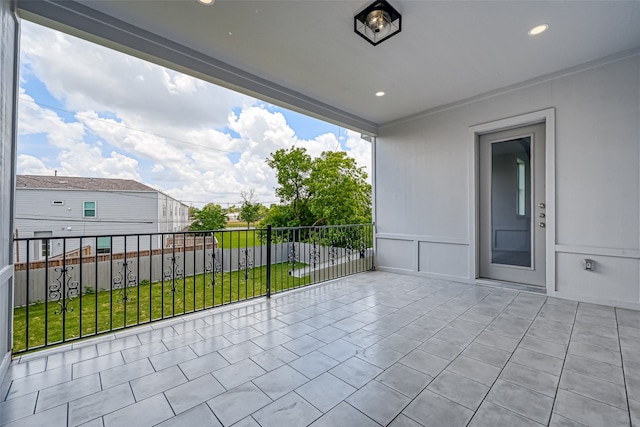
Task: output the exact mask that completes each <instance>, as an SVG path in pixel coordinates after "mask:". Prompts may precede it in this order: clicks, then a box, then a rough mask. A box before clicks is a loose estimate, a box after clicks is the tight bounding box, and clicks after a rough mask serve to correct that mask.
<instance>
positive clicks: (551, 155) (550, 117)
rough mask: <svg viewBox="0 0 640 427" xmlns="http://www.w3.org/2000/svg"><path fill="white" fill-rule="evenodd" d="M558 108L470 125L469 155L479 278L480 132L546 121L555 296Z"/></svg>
mask: <svg viewBox="0 0 640 427" xmlns="http://www.w3.org/2000/svg"><path fill="white" fill-rule="evenodd" d="M555 115H556V110H555V108H547V109H545V110H540V111H534V112H531V113H526V114H521V115H518V116H513V117H508V118H505V119H500V120H495V121H491V122H486V123H481V124H477V125H474V126H470V127H469V131H470V134H471V136H470V143H471V147H470V148H471V153H472V155H471V156H469V171H470V173H469V207H470V208H469V247H470V249H471V254H470V256H469V266H468V269H469V270H468V271H469V276H470V277H469V279H470V280H471V281H474V280H477V279H479V273H480V272H479V270H480V247H479V244H480V234H479V233H480V136H481V135H484V134H487V133H493V132H498V131H502V130H508V129H513V128H518V127H522V126H528V125H533V124H538V123H544V124H545V138H546V141H545V150H546V151H545V180H546V182H545V185H546V188H545V203H546V209H545V211H546V218H545V219H546V230H547V235H546V245H545V260H546V271H545V283H546V289H547V295H549V296H554V295H555V289H556V283H555V282H556V280H555V278H556V262H555V260H556V256H555V246H556V203H555V201H556V170H555V164H556V150H555V147H556V139H555V134H556V123H555Z"/></svg>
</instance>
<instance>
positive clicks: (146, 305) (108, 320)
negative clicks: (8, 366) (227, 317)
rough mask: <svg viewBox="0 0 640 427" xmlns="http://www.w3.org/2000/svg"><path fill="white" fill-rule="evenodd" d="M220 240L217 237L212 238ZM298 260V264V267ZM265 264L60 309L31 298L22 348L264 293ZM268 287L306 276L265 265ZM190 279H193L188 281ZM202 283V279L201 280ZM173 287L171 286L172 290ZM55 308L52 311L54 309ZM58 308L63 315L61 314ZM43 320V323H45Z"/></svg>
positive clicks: (17, 340)
mask: <svg viewBox="0 0 640 427" xmlns="http://www.w3.org/2000/svg"><path fill="white" fill-rule="evenodd" d="M218 239H219V240H220V238H218ZM303 265H304V264H299V265H298V266H297V267H298V268H300V267H302V266H303ZM266 273H267V269H266V267H264V266H263V267H256V268H253V269H250V270H248V274H247V277H245V273H244V272H232V273H225V274H224V275H221V274H218V275H217V276H216V283H215V285H212V276H211V274H208V275H206V276H205V275H202V274H200V275H196V276H195V278H194V277H193V276H191V277H187V278H186V279H176V280H174V281H171V280H169V281H164V282H155V283H152V284H148V283H146V284H141V285H140V286H139V287H131V288H128V292H127V299H126V301H123V298H122V297H123V292H122V291H121V290H113V291H110V290H106V291H100V292H98V293H93V294H85V295H82V296H78V297H76V298H75V299H74V300H72V301H71V302H70V303H69V305H68V310H67V311H66V312H64V313H61V311H60V306H59V305H58V304H57V303H51V302H50V303H49V304H48V307H46V305H47V304H45V303H35V304H32V305H30V306H29V307H28V312H29V314H28V315H29V325H28V326H29V332H28V336H29V342H28V348H34V347H39V346H43V345H45V344H46V345H51V344H54V343H57V342H61V341H63V340H65V341H68V340H72V339H75V338H78V337H80V336H92V335H96V334H99V333H103V332H108V331H110V330H116V329H122V328H124V327H127V326H133V325H136V324H139V323H147V322H150V321H153V320H159V319H163V318H168V317H172V316H173V315H178V314H182V313H189V312H193V311H197V310H201V309H203V308H208V307H215V306H219V305H222V304H228V303H230V302H234V301H241V300H244V299H248V298H253V297H256V296H260V295H265V294H266ZM271 277H272V279H271V289H272V292H277V291H280V290H284V289H289V288H294V287H297V286H302V285H306V284H309V283H310V278H309V277H308V276H307V277H302V278H295V277H291V276H289V275H288V265H287V264H276V265H272V266H271ZM194 279H195V281H194ZM205 283H206V284H205ZM173 289H175V292H172V290H173ZM56 313H57V314H56ZM63 314H64V315H63ZM26 320H27V308H26V307H20V308H16V309H15V310H14V332H13V351H14V353H15V352H22V351H25V350H26V349H27V321H26ZM45 325H47V326H46V327H45Z"/></svg>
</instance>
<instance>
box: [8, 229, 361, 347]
mask: <svg viewBox="0 0 640 427" xmlns="http://www.w3.org/2000/svg"><path fill="white" fill-rule="evenodd" d="M14 251H15V257H14V259H16V263H15V264H14V268H15V276H14V277H15V278H14V301H15V304H14V328H13V353H14V354H20V353H24V352H27V351H32V350H36V349H42V348H46V347H50V346H53V345H58V344H61V343H65V342H69V341H74V340H78V339H81V338H86V337H90V336H95V335H100V334H104V333H108V332H113V331H117V330H120V329H124V328H128V327H132V326H137V325H141V324H145V323H150V322H154V321H158V320H162V319H167V318H171V317H174V316H179V315H183V314H186V313H192V312H196V311H199V310H205V309H208V308H212V307H216V306H220V305H224V304H230V303H234V302H237V301H244V300H247V299H251V298H256V297H262V296H266V297H270V296H271V294H273V293H278V292H284V291H287V290H290V289H295V288H299V287H301V286H306V285H310V284H313V283H319V282H322V281H326V280H331V279H336V278H340V277H344V276H347V275H351V274H355V273H360V272H363V271H367V270H371V269H373V265H374V264H373V226H372V225H371V224H365V225H341V226H325V227H295V228H272V227H271V226H269V227H267V228H256V229H225V230H214V231H207V232H202V231H199V232H172V233H155V234H129V235H109V236H72V237H69V236H67V237H43V238H16V239H15V240H14Z"/></svg>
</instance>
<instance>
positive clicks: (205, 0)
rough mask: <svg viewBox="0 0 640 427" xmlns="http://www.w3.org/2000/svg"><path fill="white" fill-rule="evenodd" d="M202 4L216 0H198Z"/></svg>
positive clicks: (212, 2)
mask: <svg viewBox="0 0 640 427" xmlns="http://www.w3.org/2000/svg"><path fill="white" fill-rule="evenodd" d="M198 1H199V2H200V3H202V4H214V3H215V2H216V0H198Z"/></svg>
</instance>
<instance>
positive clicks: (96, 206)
mask: <svg viewBox="0 0 640 427" xmlns="http://www.w3.org/2000/svg"><path fill="white" fill-rule="evenodd" d="M188 226H189V207H188V206H187V205H185V204H184V203H182V202H180V201H179V200H176V199H174V198H172V197H171V196H168V195H167V194H164V193H162V192H160V191H158V190H156V189H154V188H151V187H149V186H146V185H144V184H141V183H139V182H137V181H133V180H130V179H111V178H80V177H63V176H40V175H17V177H16V206H15V230H14V233H15V234H14V235H15V236H16V237H21V238H22V237H36V238H40V240H37V241H32V242H31V245H32V247H31V248H30V251H29V258H30V260H34V261H35V260H39V259H43V258H44V257H45V256H49V257H55V256H59V255H62V254H63V253H67V254H68V253H72V252H73V251H76V252H77V251H78V249H79V248H80V247H82V252H83V253H84V254H96V253H109V252H122V251H123V250H124V249H125V248H124V239H113V240H112V238H111V236H117V235H123V234H144V233H148V234H156V233H171V232H176V231H182V230H185V229H187V228H188ZM69 236H73V237H80V236H102V237H93V238H82V239H79V238H78V239H71V240H67V241H65V242H64V243H63V241H62V239H50V238H52V237H53V238H55V237H69ZM165 240H166V239H165ZM162 241H163V240H162V239H161V238H159V237H158V236H153V237H141V239H140V244H139V245H138V239H132V238H129V239H127V250H135V249H137V247H138V246H140V249H148V248H149V247H150V246H152V247H160V245H162ZM36 246H37V247H36ZM14 252H15V258H14V259H15V260H16V261H17V262H24V261H26V253H27V251H26V243H24V242H23V243H22V247H21V245H20V244H18V245H16V246H15V247H14Z"/></svg>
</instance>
